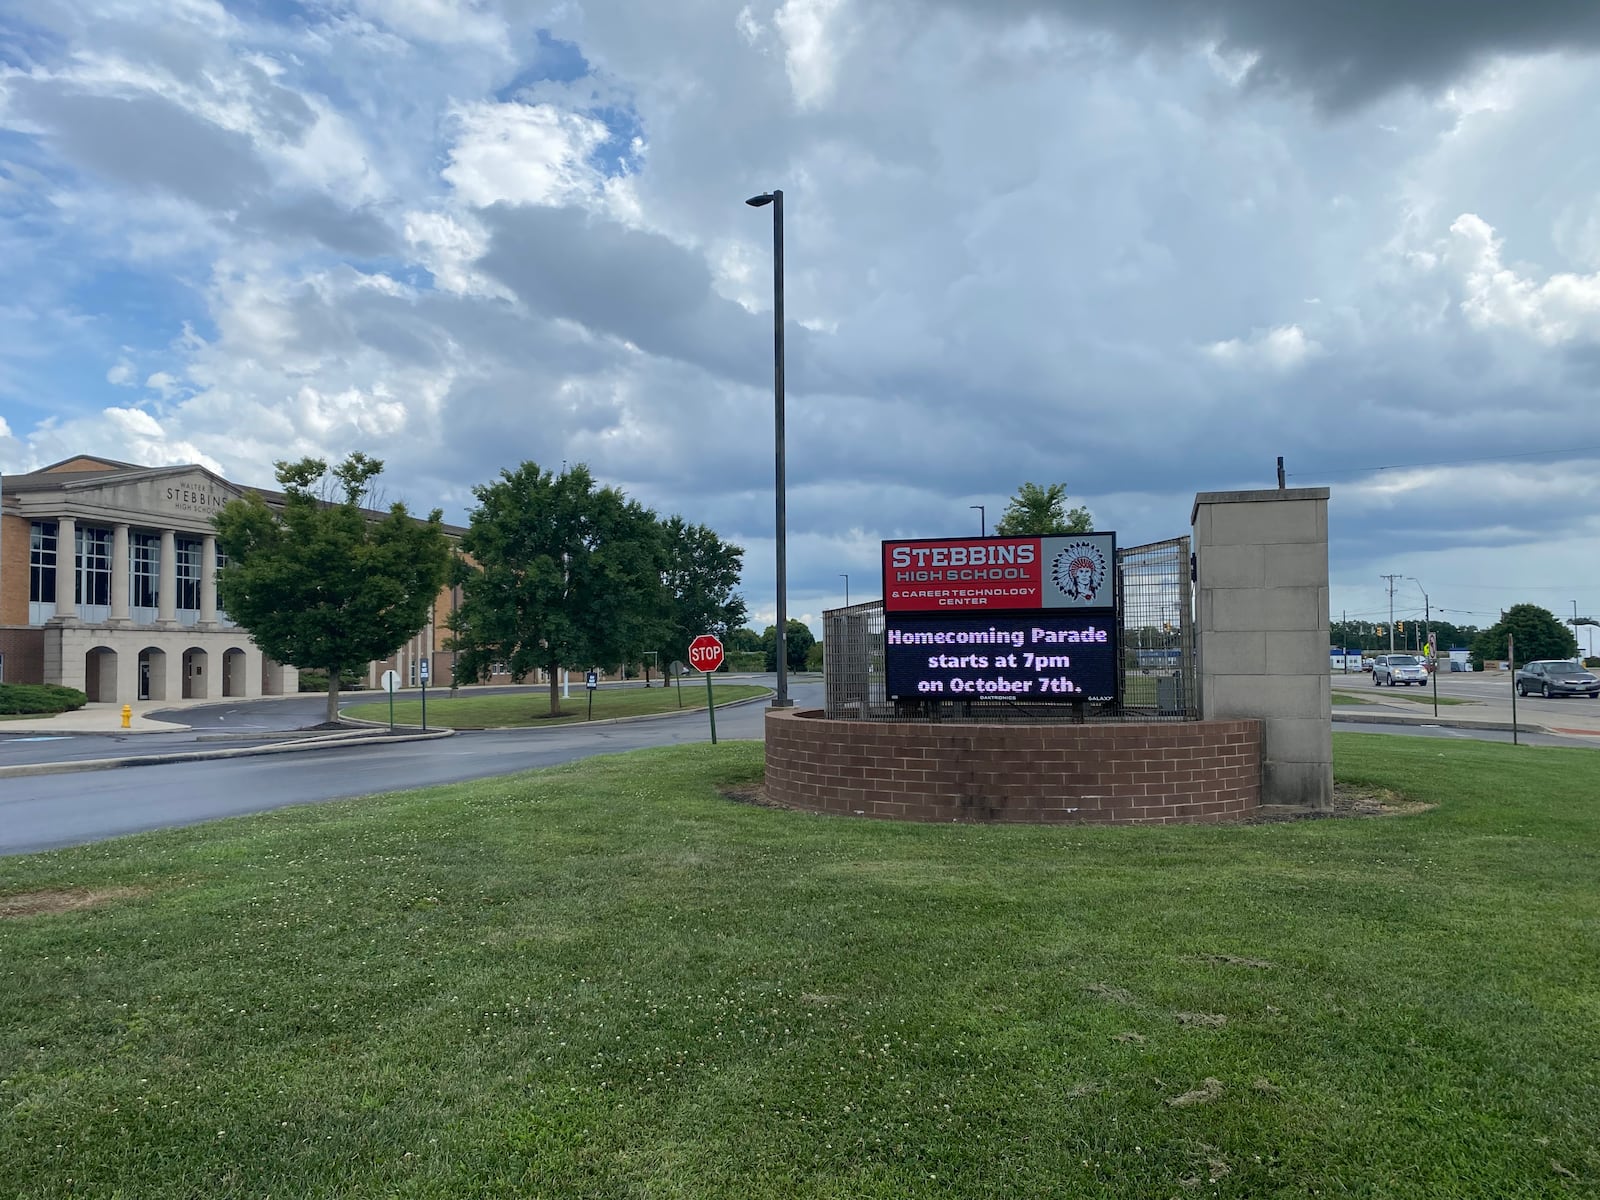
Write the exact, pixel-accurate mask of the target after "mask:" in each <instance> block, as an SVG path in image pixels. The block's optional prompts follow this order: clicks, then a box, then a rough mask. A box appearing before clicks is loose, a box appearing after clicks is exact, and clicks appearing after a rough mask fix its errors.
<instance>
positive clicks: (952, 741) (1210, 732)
mask: <svg viewBox="0 0 1600 1200" xmlns="http://www.w3.org/2000/svg"><path fill="white" fill-rule="evenodd" d="M1261 728H1262V726H1261V722H1260V721H1251V720H1240V721H1187V722H1183V723H1171V724H1160V723H1151V724H1143V725H956V724H944V725H918V724H909V723H908V724H887V723H879V722H873V721H829V720H826V719H825V718H823V716H822V714H821V712H820V710H816V709H809V710H801V709H792V708H791V709H775V708H769V709H768V710H767V727H766V738H767V778H766V793H767V797H768V798H769V799H770V800H772V801H774V802H776V803H778V804H783V805H787V806H789V807H792V808H802V809H810V810H812V811H814V812H831V813H840V814H845V815H855V816H866V817H884V818H892V819H900V820H907V821H1025V822H1073V821H1085V822H1095V823H1102V824H1150V825H1162V824H1168V823H1172V824H1177V823H1187V822H1194V821H1219V820H1229V819H1233V818H1236V817H1239V816H1241V815H1243V814H1245V813H1248V812H1253V811H1254V810H1255V809H1256V807H1257V806H1258V805H1259V804H1260V802H1261Z"/></svg>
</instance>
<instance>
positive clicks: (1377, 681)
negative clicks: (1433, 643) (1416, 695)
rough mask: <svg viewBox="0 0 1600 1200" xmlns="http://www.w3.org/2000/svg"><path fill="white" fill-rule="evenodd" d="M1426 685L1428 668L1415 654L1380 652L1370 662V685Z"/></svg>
mask: <svg viewBox="0 0 1600 1200" xmlns="http://www.w3.org/2000/svg"><path fill="white" fill-rule="evenodd" d="M1413 683H1414V684H1416V685H1417V686H1418V687H1427V686H1428V668H1427V667H1426V666H1424V665H1423V662H1422V660H1421V659H1420V658H1418V657H1417V656H1416V655H1415V654H1380V655H1378V657H1377V658H1375V659H1374V660H1373V662H1372V686H1373V687H1383V686H1384V685H1385V684H1388V685H1389V686H1390V687H1397V686H1399V685H1401V684H1404V685H1405V686H1406V687H1410V686H1411V685H1412V684H1413Z"/></svg>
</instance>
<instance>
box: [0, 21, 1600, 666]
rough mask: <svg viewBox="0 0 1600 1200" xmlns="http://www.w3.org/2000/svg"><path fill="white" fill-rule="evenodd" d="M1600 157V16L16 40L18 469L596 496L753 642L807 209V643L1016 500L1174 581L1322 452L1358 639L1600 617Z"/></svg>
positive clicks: (365, 28) (770, 600)
mask: <svg viewBox="0 0 1600 1200" xmlns="http://www.w3.org/2000/svg"><path fill="white" fill-rule="evenodd" d="M1597 112H1600V6H1597V5H1595V4H1594V3H1593V2H1592V0H1523V2H1522V3H1520V4H1516V5H1508V4H1505V3H1503V0H1410V2H1408V3H1406V4H1395V3H1393V0H1347V2H1345V3H1341V4H1338V5H1333V4H1324V5H1320V6H1312V5H1292V4H1284V3H1282V2H1281V0H923V2H917V0H782V3H776V4H774V3H772V2H771V0H760V2H750V3H747V2H745V0H675V2H673V3H670V4H659V3H645V2H644V0H581V2H580V0H556V2H555V3H535V2H525V0H236V2H228V3H218V2H215V0H5V3H4V4H3V5H0V470H3V471H5V472H7V473H13V472H20V471H27V470H31V469H34V468H36V467H39V466H42V465H45V464H48V463H50V462H54V461H57V460H59V459H63V458H66V457H69V456H72V455H75V454H79V453H90V454H97V455H103V456H108V457H111V458H115V459H119V460H123V461H128V462H134V463H139V464H144V465H164V464H169V463H172V464H176V463H200V464H202V465H204V466H207V467H209V468H211V469H212V470H215V471H217V472H218V473H220V474H222V475H223V476H225V477H227V478H229V479H232V480H235V481H237V482H241V483H247V484H259V485H264V486H271V485H272V484H273V463H274V462H275V461H277V460H281V459H295V458H300V457H303V456H306V455H316V456H322V457H325V458H328V459H330V460H333V459H338V458H342V457H343V456H344V455H346V454H348V453H350V452H352V451H356V450H361V451H365V452H366V453H369V454H371V455H373V456H375V457H377V458H380V459H382V460H383V461H384V463H385V464H386V471H385V474H384V476H383V478H382V486H383V488H384V492H385V498H386V499H387V500H396V499H398V500H403V501H404V502H406V503H407V504H408V506H410V507H411V508H412V509H413V510H414V511H418V512H424V513H425V512H427V511H428V510H430V509H432V508H434V507H435V506H437V507H441V508H443V509H444V511H445V515H446V519H447V520H450V521H452V522H459V523H465V521H466V520H467V516H468V514H469V512H470V511H471V509H472V507H473V504H474V497H473V488H474V487H475V486H480V485H483V484H487V483H490V482H492V481H493V480H494V479H495V478H497V476H498V474H499V472H500V471H501V470H503V469H506V468H510V467H514V466H516V465H517V464H519V463H521V462H523V461H528V460H531V461H533V462H536V463H538V464H539V465H540V466H542V467H546V468H549V469H554V470H559V469H560V467H561V464H562V463H564V462H565V463H569V464H570V463H576V462H583V463H587V464H588V465H589V467H590V469H591V470H592V471H593V472H594V474H595V476H596V477H597V478H598V479H599V480H600V481H601V482H602V483H604V484H608V485H613V486H616V487H619V488H621V489H622V490H624V491H625V492H626V493H627V494H628V495H629V496H631V497H632V498H634V499H637V500H640V501H641V502H643V503H645V504H647V505H649V506H651V507H652V508H654V509H656V510H657V511H658V512H660V513H661V514H662V515H663V516H666V515H669V514H672V513H679V514H682V515H683V516H684V517H686V518H687V519H689V520H691V521H694V522H698V523H704V524H706V525H709V526H711V527H712V528H713V529H715V530H716V531H717V532H718V533H719V534H720V535H721V536H723V537H724V538H725V539H727V540H730V541H733V542H736V543H738V544H740V545H742V546H743V547H745V551H746V555H745V576H744V594H745V597H746V599H747V601H748V603H749V606H750V613H751V622H752V624H754V625H756V627H757V628H759V627H761V626H762V625H764V624H767V623H770V622H771V620H772V619H773V615H774V613H775V604H774V594H775V587H774V578H775V569H774V566H775V546H774V528H775V524H774V512H773V510H774V461H773V460H774V445H773V415H774V414H773V408H774V405H773V380H772V355H773V320H772V309H773V261H772V249H773V227H772V215H771V214H772V209H771V208H765V209H753V208H750V207H747V206H746V205H745V203H744V201H745V199H746V198H747V197H749V196H751V195H754V194H757V193H762V192H767V191H770V190H772V189H781V190H782V191H783V193H784V205H785V212H784V242H785V275H786V280H785V307H786V316H787V322H786V331H787V332H786V343H787V351H786V375H787V386H786V403H785V414H786V437H785V451H786V455H785V457H786V471H787V485H788V486H787V494H786V499H787V541H788V560H787V561H788V581H789V596H788V609H789V615H790V616H792V617H797V618H799V619H802V620H805V621H807V622H808V623H809V624H811V625H812V627H813V629H814V630H815V631H818V632H820V629H821V624H820V617H821V614H822V612H823V610H825V609H827V608H832V607H835V606H837V605H839V604H841V603H843V601H844V592H845V587H846V579H845V576H848V586H849V592H850V599H851V600H852V601H860V600H864V599H868V598H871V597H873V596H876V595H880V594H881V579H880V575H879V551H878V547H879V542H880V541H881V540H882V539H884V538H900V537H937V536H944V535H952V534H954V535H966V534H970V533H976V532H978V529H979V524H980V521H983V522H986V523H987V525H988V527H989V528H991V529H992V527H993V523H994V521H995V520H996V519H998V517H999V516H1000V514H1001V512H1002V511H1003V510H1004V507H1005V504H1006V501H1007V499H1008V498H1009V497H1010V496H1011V495H1012V494H1013V493H1014V492H1015V491H1016V489H1017V487H1018V486H1019V485H1020V484H1021V483H1023V482H1024V481H1033V482H1039V483H1057V482H1059V483H1063V484H1065V485H1066V487H1067V490H1068V493H1069V494H1070V497H1071V500H1070V501H1069V503H1070V504H1084V505H1086V506H1088V508H1089V509H1090V510H1091V512H1092V513H1093V515H1094V518H1095V523H1096V527H1097V528H1100V529H1109V530H1115V531H1116V533H1117V535H1118V539H1119V542H1120V543H1121V544H1123V545H1133V544H1138V543H1142V542H1148V541H1155V540H1160V539H1164V538H1170V537H1177V536H1181V535H1184V534H1187V533H1188V532H1189V527H1188V522H1189V513H1190V508H1191V504H1192V502H1193V499H1194V496H1195V494H1196V493H1197V492H1202V491H1219V490H1234V489H1241V488H1269V487H1273V486H1275V484H1276V460H1277V457H1278V456H1279V455H1282V456H1283V458H1284V460H1285V465H1286V470H1287V473H1288V484H1289V486H1291V487H1301V486H1305V487H1310V486H1326V487H1328V488H1330V489H1331V498H1330V500H1329V534H1330V545H1329V567H1330V576H1331V588H1330V607H1331V609H1332V613H1331V616H1332V619H1333V620H1335V621H1337V620H1339V619H1340V617H1341V615H1348V616H1349V617H1351V618H1352V619H1355V618H1357V617H1361V618H1368V619H1376V618H1380V617H1381V618H1384V619H1387V618H1388V616H1389V611H1390V609H1389V606H1390V602H1391V597H1390V593H1389V589H1388V584H1387V583H1386V582H1385V580H1384V579H1383V578H1382V577H1383V576H1385V575H1391V574H1392V575H1398V576H1400V577H1401V578H1400V579H1399V580H1397V581H1396V585H1395V591H1394V595H1393V604H1394V612H1395V615H1396V617H1399V618H1410V619H1415V618H1418V617H1420V616H1421V615H1422V613H1423V606H1424V596H1425V595H1426V597H1427V599H1426V603H1427V605H1428V607H1429V610H1430V611H1431V612H1432V613H1436V614H1442V615H1444V616H1445V617H1446V618H1447V619H1449V620H1452V621H1455V622H1457V623H1464V624H1479V625H1488V624H1491V623H1493V622H1494V620H1496V619H1497V618H1498V616H1499V613H1500V611H1501V610H1502V609H1504V608H1506V607H1509V606H1510V605H1511V604H1515V603H1524V602H1532V603H1536V604H1540V605H1543V606H1544V607H1546V608H1548V609H1550V610H1551V611H1552V612H1554V613H1556V614H1557V615H1558V616H1561V617H1570V616H1571V615H1572V614H1573V607H1574V604H1575V605H1576V607H1577V610H1578V612H1579V614H1580V615H1584V616H1587V615H1591V614H1593V615H1595V616H1597V617H1600V553H1597V551H1600V505H1597V501H1600V483H1597V470H1600V140H1597V139H1596V138H1595V136H1594V133H1593V129H1592V127H1591V125H1590V121H1591V120H1592V119H1593V115H1594V114H1595V113H1597ZM978 505H981V506H983V512H982V514H980V513H979V512H978V511H977V510H976V509H975V508H974V507H973V506H978ZM1587 636H1588V635H1587V634H1586V633H1585V634H1580V643H1585V638H1586V637H1587ZM1597 640H1600V639H1597Z"/></svg>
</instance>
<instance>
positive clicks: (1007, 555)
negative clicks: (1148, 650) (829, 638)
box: [883, 533, 1117, 614]
mask: <svg viewBox="0 0 1600 1200" xmlns="http://www.w3.org/2000/svg"><path fill="white" fill-rule="evenodd" d="M1116 562H1117V535H1116V534H1114V533H1076V534H1063V535H1054V536H1051V537H1020V538H918V539H915V540H911V541H895V542H884V543H883V610H884V612H885V613H902V612H906V613H910V612H976V613H980V614H981V613H984V612H993V611H997V610H1007V609H1013V610H1014V609H1023V610H1035V609H1077V610H1085V611H1086V610H1097V609H1112V608H1115V607H1116V603H1117V598H1116V575H1117V573H1116Z"/></svg>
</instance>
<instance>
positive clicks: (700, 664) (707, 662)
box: [689, 633, 722, 746]
mask: <svg viewBox="0 0 1600 1200" xmlns="http://www.w3.org/2000/svg"><path fill="white" fill-rule="evenodd" d="M689 665H690V666H692V667H694V668H695V670H697V671H704V672H705V675H706V715H707V716H708V717H710V718H711V744H712V745H713V746H715V745H716V744H717V709H716V705H715V702H714V701H713V700H712V698H711V676H712V673H713V672H714V671H716V669H717V668H718V667H720V666H721V665H722V643H721V642H719V641H718V640H717V639H716V638H714V637H712V636H711V635H710V634H709V633H702V634H701V635H700V636H699V637H697V638H695V640H694V641H692V642H690V643H689Z"/></svg>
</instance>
